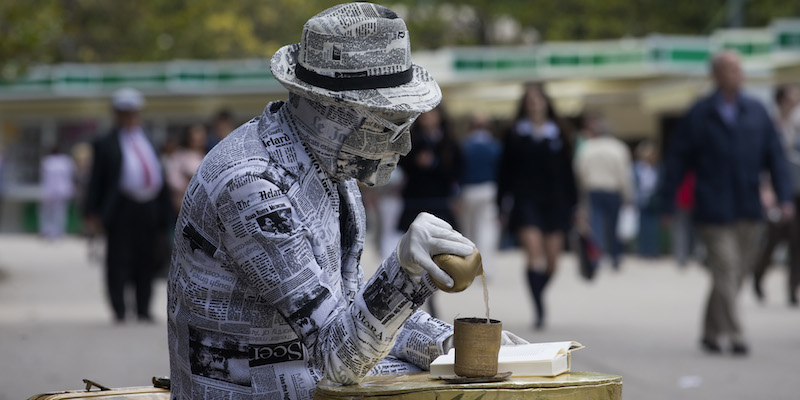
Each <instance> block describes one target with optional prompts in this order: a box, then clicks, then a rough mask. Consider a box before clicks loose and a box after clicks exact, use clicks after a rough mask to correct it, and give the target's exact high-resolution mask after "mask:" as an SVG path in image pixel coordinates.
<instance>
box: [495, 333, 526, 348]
mask: <svg viewBox="0 0 800 400" xmlns="http://www.w3.org/2000/svg"><path fill="white" fill-rule="evenodd" d="M518 344H528V341H527V340H525V339H523V338H521V337H519V336H517V335H515V334H513V333H511V332H509V331H503V333H501V335H500V345H501V346H508V345H518Z"/></svg>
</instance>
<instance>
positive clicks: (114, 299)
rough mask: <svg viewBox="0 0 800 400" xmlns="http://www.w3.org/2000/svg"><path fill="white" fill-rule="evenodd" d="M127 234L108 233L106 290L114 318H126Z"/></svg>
mask: <svg viewBox="0 0 800 400" xmlns="http://www.w3.org/2000/svg"><path fill="white" fill-rule="evenodd" d="M125 236H126V235H125V234H121V233H119V232H115V231H114V230H112V231H110V232H108V233H107V242H106V243H107V246H106V271H105V272H106V291H107V293H108V299H109V302H110V303H111V309H112V311H113V312H114V320H115V321H116V322H118V323H119V322H123V321H124V320H125V286H126V285H125V283H126V282H127V281H128V263H129V261H130V256H131V254H129V252H128V251H127V244H126V243H125V241H126V237H125Z"/></svg>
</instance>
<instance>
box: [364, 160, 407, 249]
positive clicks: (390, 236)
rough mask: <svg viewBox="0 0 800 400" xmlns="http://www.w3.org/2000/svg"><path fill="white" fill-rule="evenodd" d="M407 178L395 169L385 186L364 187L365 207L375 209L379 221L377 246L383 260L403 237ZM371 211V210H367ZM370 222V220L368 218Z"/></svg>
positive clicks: (398, 169)
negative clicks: (405, 183) (401, 216)
mask: <svg viewBox="0 0 800 400" xmlns="http://www.w3.org/2000/svg"><path fill="white" fill-rule="evenodd" d="M404 181H405V178H404V176H403V170H402V169H400V168H395V170H394V171H392V173H391V175H390V176H389V181H388V182H387V183H386V184H385V185H383V186H374V187H362V192H363V193H364V205H365V206H367V207H368V208H369V207H373V208H374V210H372V211H373V212H375V213H376V214H375V216H376V217H377V220H378V226H377V227H376V229H377V245H378V248H379V251H380V254H381V258H386V257H389V256H390V255H392V252H394V249H395V247H396V246H397V241H398V240H400V238H401V237H402V236H403V231H401V230H400V229H399V227H398V221H399V220H400V214H402V212H403V198H402V195H401V192H402V190H403V184H404ZM367 211H368V212H369V211H370V210H369V209H368V210H367ZM367 219H368V220H369V218H367Z"/></svg>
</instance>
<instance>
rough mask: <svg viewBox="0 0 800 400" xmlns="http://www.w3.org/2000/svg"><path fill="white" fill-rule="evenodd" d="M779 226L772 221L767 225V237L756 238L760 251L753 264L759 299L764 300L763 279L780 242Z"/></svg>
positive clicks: (755, 285)
mask: <svg viewBox="0 0 800 400" xmlns="http://www.w3.org/2000/svg"><path fill="white" fill-rule="evenodd" d="M778 237H779V226H778V225H777V224H775V223H770V224H769V225H768V226H767V235H766V237H765V238H763V239H762V238H758V239H756V240H757V241H758V243H759V250H760V251H759V252H758V255H757V257H756V262H755V263H754V264H753V291H755V294H756V298H758V300H764V292H763V290H762V288H761V280H762V278H763V277H764V273H765V272H766V271H767V268H769V266H770V265H771V264H772V253H773V252H774V251H775V246H776V245H777V244H778Z"/></svg>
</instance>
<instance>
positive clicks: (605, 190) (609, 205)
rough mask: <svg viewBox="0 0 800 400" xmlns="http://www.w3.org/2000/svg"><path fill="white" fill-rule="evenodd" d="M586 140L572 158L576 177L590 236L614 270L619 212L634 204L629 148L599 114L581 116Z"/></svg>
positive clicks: (619, 248) (618, 254)
mask: <svg viewBox="0 0 800 400" xmlns="http://www.w3.org/2000/svg"><path fill="white" fill-rule="evenodd" d="M583 123H584V129H583V130H584V134H585V135H586V140H585V141H584V143H583V145H582V146H581V150H580V151H579V152H578V153H577V155H576V156H575V175H576V177H577V180H578V182H579V187H580V188H581V195H582V198H583V200H584V201H583V208H584V209H585V210H587V211H586V212H587V213H588V215H589V225H590V226H591V232H592V237H593V238H594V240H595V243H596V244H597V245H598V247H599V248H600V249H601V251H602V252H603V253H605V254H606V255H607V256H608V257H609V258H610V260H611V266H612V267H613V268H614V269H615V270H617V269H619V266H620V258H621V253H622V243H620V240H619V237H618V235H617V231H618V226H617V223H618V222H619V215H620V209H621V208H622V207H623V206H625V205H633V204H634V183H633V172H632V171H633V166H632V164H631V155H630V150H629V149H628V146H626V145H625V143H623V142H622V141H621V140H619V139H617V138H615V137H614V136H613V135H612V134H611V130H610V129H609V127H608V123H607V121H606V120H605V119H604V117H603V116H602V115H600V114H599V113H596V112H594V111H588V112H587V113H586V114H585V115H584V117H583Z"/></svg>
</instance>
